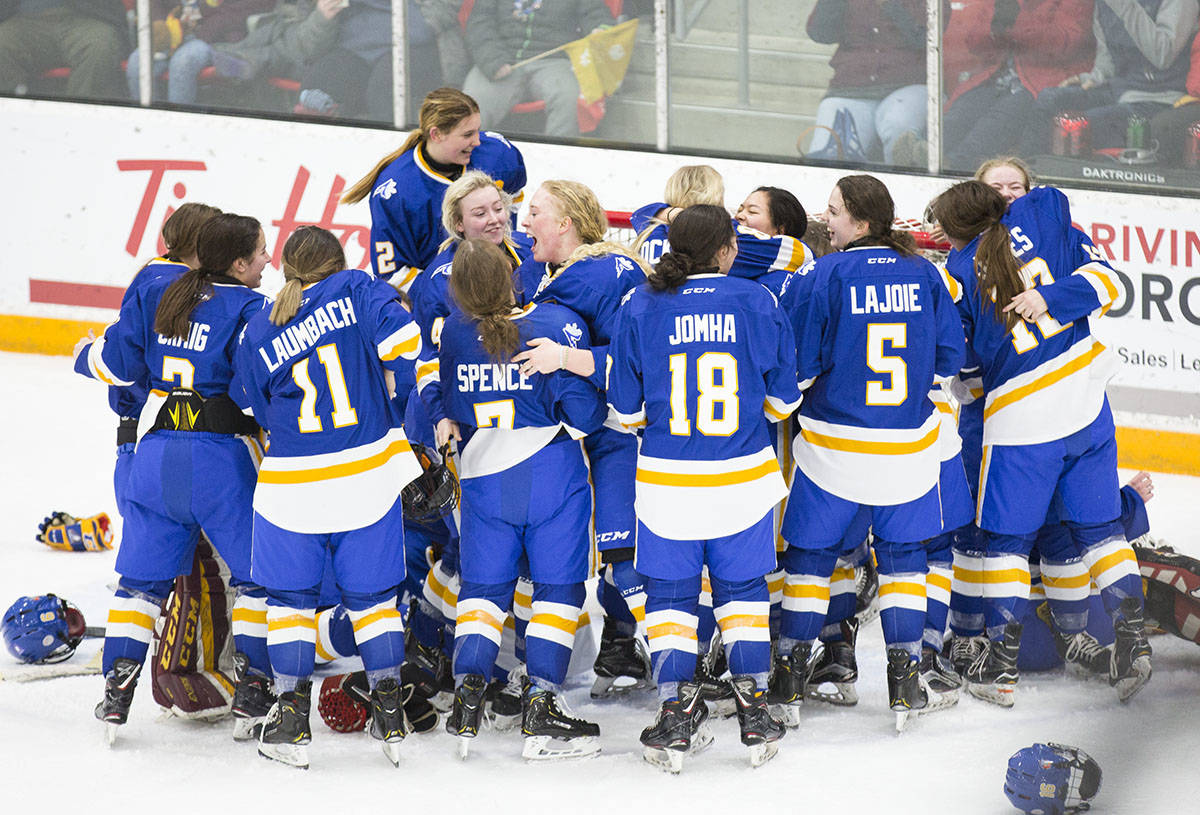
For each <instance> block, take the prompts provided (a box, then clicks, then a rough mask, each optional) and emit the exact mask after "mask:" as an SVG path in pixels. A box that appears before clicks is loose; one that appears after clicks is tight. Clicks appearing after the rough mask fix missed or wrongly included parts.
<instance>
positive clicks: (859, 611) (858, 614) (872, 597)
mask: <svg viewBox="0 0 1200 815" xmlns="http://www.w3.org/2000/svg"><path fill="white" fill-rule="evenodd" d="M854 595H855V599H854V618H855V621H856V622H857V623H858V624H859V625H866V624H867V623H869V622H871V621H872V620H874V619H875V618H876V617H878V616H879V570H878V569H876V568H875V559H874V558H872V557H870V556H868V557H867V560H866V562H865V563H863V565H861V566H859V567H858V568H856V569H855V570H854Z"/></svg>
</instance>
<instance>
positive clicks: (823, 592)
mask: <svg viewBox="0 0 1200 815" xmlns="http://www.w3.org/2000/svg"><path fill="white" fill-rule="evenodd" d="M783 565H784V569H785V571H786V572H787V576H786V578H785V579H784V584H783V615H782V617H781V618H780V626H779V632H780V637H781V641H782V638H785V637H786V638H787V639H789V640H792V641H797V642H813V641H815V640H816V639H817V637H818V636H819V635H820V633H821V626H822V625H824V623H825V615H826V614H827V613H828V612H829V579H830V576H831V575H832V574H833V570H834V568H835V567H836V565H837V553H836V552H835V551H833V550H829V549H800V548H797V547H794V546H793V547H790V548H788V550H787V551H786V552H784V553H783Z"/></svg>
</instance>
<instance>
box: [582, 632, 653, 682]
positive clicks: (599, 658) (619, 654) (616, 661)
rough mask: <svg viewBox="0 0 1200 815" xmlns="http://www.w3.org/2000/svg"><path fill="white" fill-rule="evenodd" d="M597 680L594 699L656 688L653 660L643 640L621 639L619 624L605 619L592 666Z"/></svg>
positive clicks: (634, 637)
mask: <svg viewBox="0 0 1200 815" xmlns="http://www.w3.org/2000/svg"><path fill="white" fill-rule="evenodd" d="M592 670H594V671H595V672H596V681H595V682H594V683H592V692H591V696H592V698H593V699H604V698H606V697H610V696H614V695H618V694H624V693H630V692H631V691H636V690H645V689H646V688H652V687H654V680H653V679H651V678H650V657H649V656H648V655H647V654H646V649H645V648H644V647H643V646H642V643H641V641H640V640H639V639H638V638H637V637H636V636H633V635H630V636H628V637H626V636H622V635H621V634H619V633H618V631H617V626H616V623H614V622H612V621H611V620H608V619H605V621H604V630H603V631H602V632H601V634H600V651H599V653H597V654H596V662H595V663H594V664H593V665H592Z"/></svg>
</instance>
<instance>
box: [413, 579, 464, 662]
mask: <svg viewBox="0 0 1200 815" xmlns="http://www.w3.org/2000/svg"><path fill="white" fill-rule="evenodd" d="M445 564H446V562H445V560H439V561H438V562H437V563H435V564H433V568H432V569H430V570H429V574H427V575H425V585H424V586H423V587H422V589H421V596H422V598H423V599H424V600H425V602H426V603H427V604H428V607H429V608H430V609H434V610H436V611H437V614H438V616H439V617H440V620H439V623H440V624H441V625H443V626H447V625H449V626H453V625H454V621H455V619H457V617H458V612H457V611H456V605H457V603H458V595H459V592H460V591H461V589H460V586H461V584H462V581H461V580H460V579H459V576H458V575H457V574H456V573H455V572H452V571H449V570H448V568H447V567H446V565H445ZM438 641H440V638H439V639H438V640H434V641H432V642H426V641H425V640H422V642H426V644H427V645H434V644H436V642H438Z"/></svg>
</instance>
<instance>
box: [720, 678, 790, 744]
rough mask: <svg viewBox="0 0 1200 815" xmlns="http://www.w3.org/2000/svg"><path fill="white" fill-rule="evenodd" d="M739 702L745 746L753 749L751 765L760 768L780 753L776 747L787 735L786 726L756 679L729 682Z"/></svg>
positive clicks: (739, 716)
mask: <svg viewBox="0 0 1200 815" xmlns="http://www.w3.org/2000/svg"><path fill="white" fill-rule="evenodd" d="M730 684H731V685H732V686H733V697H734V699H735V700H736V701H737V716H738V725H739V726H740V727H741V729H742V744H744V745H746V746H747V747H749V748H750V765H751V766H752V767H761V766H762V765H763V764H766V763H767V762H768V761H770V760H771V759H772V758H774V756H775V754H776V753H777V752H779V747H778V745H777V744H776V742H778V741H779V740H780V739H781V738H783V735H784V733H785V732H787V731H785V730H784V727H783V725H782V724H781V723H780V722H779V721H778V720H776V719H775V717H773V716H772V715H771V711H770V710H769V709H768V708H767V693H766V691H761V690H759V689H758V684H757V683H756V682H755V680H754V677H753V676H746V675H741V676H735V677H733V679H732V680H730Z"/></svg>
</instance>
